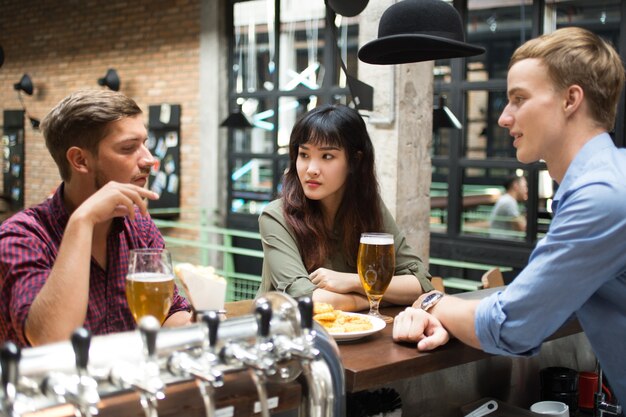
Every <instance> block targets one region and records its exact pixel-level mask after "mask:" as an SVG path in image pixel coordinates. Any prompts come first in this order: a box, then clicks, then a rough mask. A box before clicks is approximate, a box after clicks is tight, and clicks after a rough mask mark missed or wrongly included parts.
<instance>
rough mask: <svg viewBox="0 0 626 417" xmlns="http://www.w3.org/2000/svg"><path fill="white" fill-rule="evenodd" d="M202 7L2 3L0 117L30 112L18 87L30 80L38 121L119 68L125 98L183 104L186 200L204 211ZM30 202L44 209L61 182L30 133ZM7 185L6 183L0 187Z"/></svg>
mask: <svg viewBox="0 0 626 417" xmlns="http://www.w3.org/2000/svg"><path fill="white" fill-rule="evenodd" d="M199 35H200V2H199V1H196V0H133V1H130V0H128V1H123V0H118V1H116V0H46V1H39V0H2V2H0V45H2V47H3V48H4V52H5V62H4V65H3V67H2V68H1V69H0V97H1V99H0V118H2V111H3V110H5V109H21V105H20V103H19V101H18V98H17V94H16V92H15V90H14V89H13V84H14V83H16V82H17V81H19V79H20V78H21V76H22V74H23V73H25V72H26V73H28V74H29V75H30V76H31V78H32V80H33V83H34V85H35V93H34V94H33V96H26V95H24V102H25V104H26V107H27V109H28V111H29V113H30V114H31V116H32V117H35V118H38V119H42V118H43V117H44V116H45V114H46V113H47V112H48V111H49V110H50V108H51V107H52V106H54V105H55V104H56V103H57V102H58V101H59V100H61V99H62V98H63V97H65V96H66V95H67V94H69V93H70V92H72V91H75V90H77V89H81V88H104V87H100V86H99V85H98V84H97V79H98V78H101V77H103V76H104V74H105V73H106V71H107V69H108V68H115V69H116V71H117V72H118V74H119V76H120V79H121V89H120V90H121V91H122V92H124V93H125V94H127V95H129V96H131V97H132V98H133V99H135V100H136V101H137V103H138V104H139V106H140V107H141V108H142V109H143V110H144V112H145V120H146V123H147V112H148V106H149V105H153V104H160V103H164V102H166V103H176V104H180V105H181V106H182V126H181V138H182V143H183V146H182V150H181V171H182V178H181V184H182V185H181V192H182V196H181V200H182V205H183V207H186V206H191V207H193V206H194V205H197V202H198V193H199V187H200V184H198V181H196V180H194V179H195V178H198V175H197V172H198V169H199V162H198V159H199V158H200V147H199V124H198V113H199V112H198V79H199V74H198V71H199ZM25 152H26V167H25V169H26V171H25V173H26V179H25V184H26V189H25V204H26V205H27V206H30V205H33V204H36V203H38V202H40V201H41V200H42V199H43V198H45V197H46V196H47V195H48V194H49V193H50V192H51V191H53V190H54V188H55V187H56V186H57V185H58V183H59V180H60V179H59V175H58V172H57V169H56V166H55V164H54V162H53V161H52V158H51V157H50V156H49V154H48V151H47V149H46V147H45V144H44V142H43V137H42V135H41V133H39V132H38V131H34V130H33V129H32V128H31V127H30V125H27V126H26V150H25ZM0 187H2V185H1V184H0Z"/></svg>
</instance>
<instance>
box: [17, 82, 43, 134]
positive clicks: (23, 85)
mask: <svg viewBox="0 0 626 417" xmlns="http://www.w3.org/2000/svg"><path fill="white" fill-rule="evenodd" d="M13 88H14V89H15V90H16V91H17V98H18V99H19V100H20V103H21V104H22V109H24V113H26V116H28V120H30V125H31V126H32V127H33V129H39V119H35V118H34V117H31V116H30V114H29V113H28V110H26V105H25V104H24V99H23V98H22V91H23V92H25V93H26V94H28V95H29V96H32V95H33V90H34V86H33V81H32V80H31V79H30V76H29V75H28V74H24V75H22V78H21V79H20V81H19V82H17V83H15V84H13Z"/></svg>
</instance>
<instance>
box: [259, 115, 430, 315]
mask: <svg viewBox="0 0 626 417" xmlns="http://www.w3.org/2000/svg"><path fill="white" fill-rule="evenodd" d="M289 160H290V164H289V169H288V170H287V172H286V173H285V175H284V179H283V190H282V198H280V199H278V200H275V201H273V202H271V203H270V204H269V205H268V206H267V207H265V209H264V211H263V213H262V214H261V216H260V217H259V228H260V232H261V237H262V242H263V252H264V261H263V282H262V283H261V288H260V289H259V293H260V294H262V293H264V292H266V291H271V290H276V291H283V292H286V293H287V294H289V295H291V296H293V297H300V296H304V295H309V296H311V295H312V297H313V300H314V301H319V302H327V303H331V304H333V306H334V307H335V308H338V309H342V310H346V311H358V310H363V309H366V308H368V307H369V302H368V301H367V297H366V296H365V293H364V291H363V289H362V287H361V282H360V280H359V277H358V275H357V273H356V270H357V269H356V260H357V252H358V247H359V239H360V236H361V233H363V232H386V233H391V234H393V235H394V246H395V253H396V270H395V274H394V278H393V279H392V281H391V284H390V285H389V288H388V289H387V291H386V292H385V297H384V300H385V302H389V303H393V304H401V305H410V304H411V303H412V302H413V301H415V299H416V297H417V296H419V295H420V294H421V293H422V292H427V291H431V290H432V289H433V287H432V285H431V284H430V280H429V277H430V275H429V274H428V272H427V271H426V269H425V267H424V265H423V263H422V262H421V260H420V259H419V258H418V257H417V256H416V255H415V254H413V252H412V250H411V248H410V247H409V246H408V245H407V243H406V240H405V237H404V235H403V234H402V233H401V232H400V231H399V230H398V227H397V225H396V223H395V221H394V220H393V217H392V216H391V214H390V213H389V211H388V210H387V208H386V207H385V205H384V204H383V202H382V200H381V198H380V195H379V191H378V181H377V180H376V173H375V168H374V147H373V146H372V142H371V140H370V137H369V134H368V133H367V129H366V127H365V123H364V122H363V119H362V118H361V116H360V115H359V114H358V112H357V111H355V110H353V109H351V108H349V107H347V106H344V105H324V106H320V107H317V108H315V109H313V110H311V111H309V112H308V113H306V114H304V115H303V116H302V117H301V118H300V119H299V120H298V121H297V122H296V124H295V126H294V128H293V130H292V132H291V138H290V141H289Z"/></svg>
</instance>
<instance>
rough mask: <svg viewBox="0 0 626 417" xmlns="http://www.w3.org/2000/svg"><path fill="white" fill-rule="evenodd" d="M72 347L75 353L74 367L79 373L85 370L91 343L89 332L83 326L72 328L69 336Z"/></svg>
mask: <svg viewBox="0 0 626 417" xmlns="http://www.w3.org/2000/svg"><path fill="white" fill-rule="evenodd" d="M71 341H72V348H74V354H75V355H76V368H77V369H78V371H79V373H81V372H85V373H86V371H87V364H88V363H89V346H90V345H91V332H90V331H89V330H87V329H85V328H84V327H79V328H78V329H76V330H74V333H72V337H71Z"/></svg>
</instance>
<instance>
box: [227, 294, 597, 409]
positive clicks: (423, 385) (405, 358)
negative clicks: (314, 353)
mask: <svg viewBox="0 0 626 417" xmlns="http://www.w3.org/2000/svg"><path fill="white" fill-rule="evenodd" d="M497 290H501V288H495V289H488V290H479V291H473V292H467V293H463V294H456V295H458V296H460V297H462V298H483V297H485V296H487V295H488V294H490V293H491V292H493V291H497ZM403 309H404V307H386V308H382V309H381V313H383V314H386V315H391V316H395V315H396V314H398V313H399V312H400V311H402V310H403ZM226 310H227V316H228V317H234V316H235V315H240V314H250V313H251V311H252V301H251V300H246V301H239V302H236V303H227V305H226ZM392 328H393V325H392V324H387V326H386V327H385V328H384V329H383V330H381V331H380V332H378V333H375V334H372V335H369V336H366V337H364V338H362V339H358V340H355V341H351V342H339V343H338V346H339V351H340V354H341V361H342V363H343V366H344V369H345V385H346V392H348V393H354V392H358V391H363V390H374V389H377V388H381V387H388V388H393V389H395V390H396V391H397V392H398V393H399V394H400V396H401V398H402V404H403V405H402V415H403V416H406V417H410V416H420V417H430V416H433V417H434V416H437V417H446V416H450V417H453V416H458V415H461V414H460V413H461V411H460V410H461V408H462V407H463V406H466V405H467V404H470V403H474V402H476V401H478V400H480V399H483V398H487V397H490V398H496V399H498V400H500V401H503V402H506V403H507V404H509V405H512V406H517V407H521V408H525V409H528V407H529V406H530V404H532V403H533V402H535V401H538V400H539V391H540V390H539V371H540V369H542V368H544V367H547V366H565V367H570V368H573V369H577V370H593V367H594V365H595V357H594V355H593V352H592V350H591V347H590V345H589V342H588V340H587V338H586V336H585V335H584V333H582V330H581V328H580V325H579V324H578V322H577V321H572V322H569V323H567V324H565V325H564V326H562V327H561V328H560V329H559V330H558V331H557V332H556V333H555V334H554V335H552V337H550V338H549V339H548V341H546V342H545V343H544V344H543V345H542V348H541V352H540V353H539V355H537V356H534V357H530V358H528V357H510V356H497V355H491V354H488V353H484V352H482V351H480V350H477V349H474V348H471V347H469V346H466V345H464V344H463V343H461V342H459V341H458V340H451V341H449V342H448V343H447V344H446V345H445V346H441V347H439V348H437V349H435V350H433V351H431V352H419V351H418V350H417V348H416V345H415V344H414V343H410V344H409V343H395V342H394V341H393V340H392Z"/></svg>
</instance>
